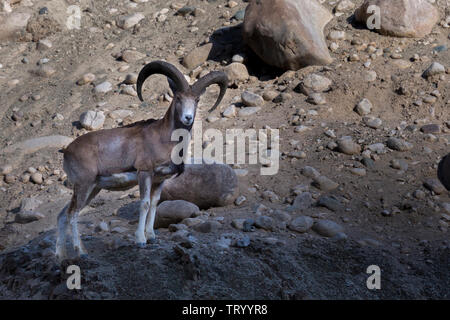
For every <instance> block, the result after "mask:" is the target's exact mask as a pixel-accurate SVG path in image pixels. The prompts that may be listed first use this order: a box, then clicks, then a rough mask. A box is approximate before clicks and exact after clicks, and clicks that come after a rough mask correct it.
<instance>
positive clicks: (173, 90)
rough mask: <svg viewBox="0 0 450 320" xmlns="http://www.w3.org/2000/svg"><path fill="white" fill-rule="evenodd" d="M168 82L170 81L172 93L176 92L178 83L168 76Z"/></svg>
mask: <svg viewBox="0 0 450 320" xmlns="http://www.w3.org/2000/svg"><path fill="white" fill-rule="evenodd" d="M167 82H169V87H170V90H172V93H173V94H175V92H176V91H177V85H176V84H175V82H173V80H172V79H170V78H167Z"/></svg>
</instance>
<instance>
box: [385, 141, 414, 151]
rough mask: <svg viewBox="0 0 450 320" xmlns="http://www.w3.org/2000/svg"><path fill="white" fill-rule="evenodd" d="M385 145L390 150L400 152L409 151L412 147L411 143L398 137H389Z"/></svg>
mask: <svg viewBox="0 0 450 320" xmlns="http://www.w3.org/2000/svg"><path fill="white" fill-rule="evenodd" d="M387 146H388V147H389V148H390V149H392V150H396V151H401V152H405V151H410V150H412V149H413V148H414V145H413V144H412V143H409V142H407V141H405V140H402V139H398V138H389V140H388V141H387Z"/></svg>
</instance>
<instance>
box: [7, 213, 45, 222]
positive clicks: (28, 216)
mask: <svg viewBox="0 0 450 320" xmlns="http://www.w3.org/2000/svg"><path fill="white" fill-rule="evenodd" d="M43 218H45V216H44V215H43V214H42V213H39V212H34V211H21V212H18V213H16V215H15V217H14V221H15V222H16V223H20V224H26V223H30V222H34V221H38V220H41V219H43Z"/></svg>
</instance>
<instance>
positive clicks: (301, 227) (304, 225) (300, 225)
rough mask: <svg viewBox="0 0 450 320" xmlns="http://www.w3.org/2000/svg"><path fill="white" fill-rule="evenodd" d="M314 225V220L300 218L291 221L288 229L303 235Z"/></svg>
mask: <svg viewBox="0 0 450 320" xmlns="http://www.w3.org/2000/svg"><path fill="white" fill-rule="evenodd" d="M313 224H314V220H313V219H312V218H311V217H307V216H301V217H297V218H295V219H293V220H292V221H291V223H289V226H288V227H289V229H291V230H292V231H295V232H298V233H305V232H307V231H308V230H309V229H311V227H312V226H313Z"/></svg>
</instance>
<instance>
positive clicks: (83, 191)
mask: <svg viewBox="0 0 450 320" xmlns="http://www.w3.org/2000/svg"><path fill="white" fill-rule="evenodd" d="M73 190H74V194H73V197H72V201H71V203H70V206H69V210H68V218H69V223H70V225H71V227H72V239H73V248H74V250H75V252H76V253H77V255H78V256H79V257H82V256H85V255H86V251H85V249H84V247H83V244H82V242H81V238H80V234H79V231H78V216H79V214H80V212H81V211H82V210H83V208H84V207H86V205H88V204H89V202H90V201H91V200H92V199H93V198H94V197H95V196H96V195H97V194H98V193H99V192H100V190H101V189H99V188H97V186H96V184H95V183H91V184H83V185H75V186H74V189H73Z"/></svg>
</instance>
